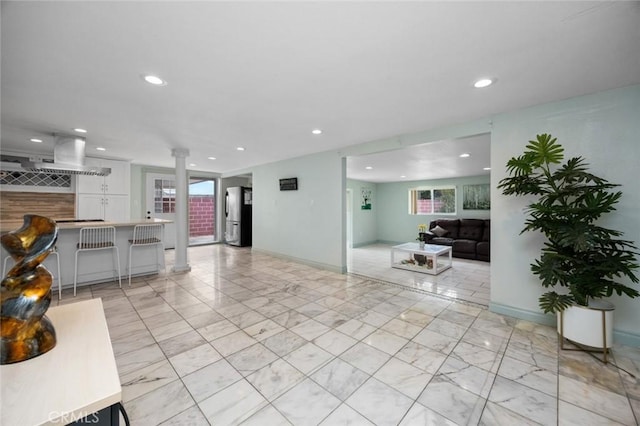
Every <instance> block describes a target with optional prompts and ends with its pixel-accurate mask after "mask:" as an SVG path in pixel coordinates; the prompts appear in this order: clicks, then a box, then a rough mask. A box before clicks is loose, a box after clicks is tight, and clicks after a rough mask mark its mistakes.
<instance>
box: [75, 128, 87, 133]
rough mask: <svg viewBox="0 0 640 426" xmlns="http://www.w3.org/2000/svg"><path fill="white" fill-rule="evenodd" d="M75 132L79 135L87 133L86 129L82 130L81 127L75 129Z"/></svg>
mask: <svg viewBox="0 0 640 426" xmlns="http://www.w3.org/2000/svg"><path fill="white" fill-rule="evenodd" d="M73 131H74V132H78V133H87V131H86V130H85V129H81V128H80V127H76V128H75V129H73Z"/></svg>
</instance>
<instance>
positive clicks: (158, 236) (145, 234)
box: [129, 223, 167, 286]
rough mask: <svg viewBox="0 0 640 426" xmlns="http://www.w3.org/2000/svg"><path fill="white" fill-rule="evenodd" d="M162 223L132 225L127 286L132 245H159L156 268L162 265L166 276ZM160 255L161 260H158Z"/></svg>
mask: <svg viewBox="0 0 640 426" xmlns="http://www.w3.org/2000/svg"><path fill="white" fill-rule="evenodd" d="M163 233H164V225H162V224H159V223H157V224H149V225H136V226H134V227H133V239H132V240H129V243H130V244H129V286H131V269H133V267H132V263H131V261H132V257H131V255H132V253H133V248H134V247H142V246H152V245H157V246H160V248H161V250H160V253H161V255H162V256H159V255H158V249H157V247H156V265H158V268H159V267H160V266H162V268H163V269H164V276H165V279H166V277H167V266H166V265H165V262H164V243H163V241H164V235H163ZM160 257H162V262H160Z"/></svg>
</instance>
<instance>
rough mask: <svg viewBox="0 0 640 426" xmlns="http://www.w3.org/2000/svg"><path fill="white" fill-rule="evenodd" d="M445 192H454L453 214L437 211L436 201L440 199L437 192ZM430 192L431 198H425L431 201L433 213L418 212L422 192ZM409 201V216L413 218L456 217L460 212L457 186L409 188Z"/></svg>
mask: <svg viewBox="0 0 640 426" xmlns="http://www.w3.org/2000/svg"><path fill="white" fill-rule="evenodd" d="M443 190H453V211H451V212H439V211H436V209H435V201H436V200H438V199H439V198H437V197H436V191H443ZM427 191H428V192H429V194H430V196H429V198H425V199H428V200H431V211H430V212H420V211H418V205H417V201H418V200H419V199H420V198H418V197H419V196H420V192H427ZM408 201H409V209H408V211H409V215H412V216H426V215H444V216H455V215H456V214H457V212H458V188H457V187H456V186H455V185H442V186H417V187H414V188H409V191H408Z"/></svg>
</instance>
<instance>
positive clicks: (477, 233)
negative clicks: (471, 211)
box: [458, 219, 484, 241]
mask: <svg viewBox="0 0 640 426" xmlns="http://www.w3.org/2000/svg"><path fill="white" fill-rule="evenodd" d="M483 231H484V220H481V219H460V231H459V233H458V238H462V239H465V240H474V241H480V240H481V239H482V232H483Z"/></svg>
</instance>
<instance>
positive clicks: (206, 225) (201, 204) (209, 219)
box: [189, 177, 217, 246]
mask: <svg viewBox="0 0 640 426" xmlns="http://www.w3.org/2000/svg"><path fill="white" fill-rule="evenodd" d="M216 241H217V238H216V180H215V179H214V178H199V177H191V178H189V245H190V246H197V245H202V244H211V243H214V242H216Z"/></svg>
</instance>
